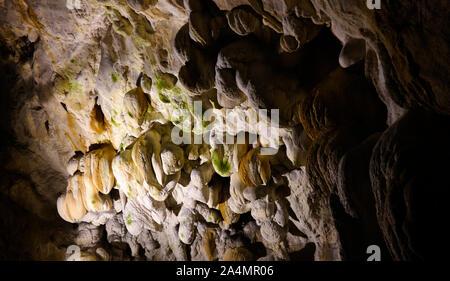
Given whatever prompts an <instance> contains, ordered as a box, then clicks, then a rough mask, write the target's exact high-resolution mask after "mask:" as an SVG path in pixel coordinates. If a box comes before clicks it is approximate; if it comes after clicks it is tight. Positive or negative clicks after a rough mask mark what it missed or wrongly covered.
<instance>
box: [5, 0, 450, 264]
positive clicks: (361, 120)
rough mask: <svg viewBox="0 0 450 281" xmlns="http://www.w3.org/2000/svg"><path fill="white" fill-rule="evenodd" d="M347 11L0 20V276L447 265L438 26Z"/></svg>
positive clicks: (143, 9) (56, 9)
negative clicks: (152, 268) (77, 270)
mask: <svg viewBox="0 0 450 281" xmlns="http://www.w3.org/2000/svg"><path fill="white" fill-rule="evenodd" d="M50 2H52V3H50ZM53 2H57V3H53ZM69 2H70V3H69ZM74 2H75V4H74ZM353 2H355V3H353ZM353 2H352V4H349V3H347V1H338V0H326V1H319V0H298V1H284V0H282V1H279V0H236V1H234V0H233V1H228V0H226V1H222V0H214V1H212V0H211V1H206V0H197V1H195V0H185V1H172V0H159V1H157V0H148V1H147V0H143V1H137V0H134V1H131V0H127V1H125V0H121V1H109V0H103V1H87V0H86V1H68V2H67V3H65V2H64V1H47V2H45V1H44V2H43V1H23V0H14V1H13V0H6V1H0V16H1V19H0V21H1V25H0V39H1V45H0V47H1V49H2V52H1V54H2V57H1V65H2V68H1V71H2V73H1V74H2V75H1V79H2V80H1V87H2V92H3V94H4V97H6V99H5V101H6V102H4V103H2V105H1V106H2V108H1V114H2V115H1V117H2V118H1V124H2V135H5V136H6V138H4V139H3V140H2V143H1V144H2V146H3V147H4V150H2V154H1V158H0V160H1V165H2V177H1V178H2V180H1V181H0V183H1V186H0V187H1V191H2V192H1V193H0V201H1V202H2V203H1V204H0V206H1V207H0V208H1V210H2V215H0V225H1V227H0V229H2V233H1V234H0V236H1V238H2V239H1V241H2V242H0V253H1V254H0V255H1V258H4V259H69V260H72V259H80V260H98V259H101V260H143V259H147V260H187V259H191V260H296V259H302V260H313V259H314V260H366V259H367V254H366V249H367V247H368V246H369V245H378V246H379V247H380V249H381V251H382V258H383V259H395V260H413V259H426V258H430V257H436V256H439V255H442V254H443V253H444V252H443V251H442V252H438V251H437V250H436V248H433V247H429V245H428V243H429V241H432V240H436V239H441V241H445V238H444V237H443V232H442V233H441V232H440V233H439V234H438V235H437V234H432V232H430V231H429V229H432V228H433V226H436V225H439V223H441V222H442V221H444V219H445V218H446V217H447V216H446V210H445V207H444V206H445V203H444V200H446V198H448V197H447V196H446V195H448V191H447V188H446V187H447V186H448V179H447V178H446V176H445V175H446V171H448V168H449V165H448V161H445V160H447V159H448V158H449V156H450V155H449V151H448V143H449V138H450V137H449V132H450V130H449V127H450V126H449V125H450V124H449V122H450V121H449V118H448V115H449V113H450V99H449V95H448V90H449V89H448V77H449V67H448V65H447V61H448V53H449V46H448V42H447V41H445V40H447V39H446V38H450V36H449V34H448V32H449V31H448V29H446V28H445V27H444V26H446V23H447V22H446V19H447V18H448V8H447V7H446V6H442V7H440V6H439V5H443V4H439V3H435V4H423V1H406V0H405V1H395V3H394V2H393V1H387V3H385V2H386V1H384V2H383V1H382V9H381V10H370V9H368V8H367V6H366V1H353ZM444 2H445V1H444ZM77 3H79V5H78V4H77ZM411 14H418V15H419V17H418V18H415V17H409V16H407V15H411ZM399 26H400V27H399ZM401 26H403V27H401ZM199 104H200V105H201V107H202V109H200V114H201V113H203V112H205V111H207V110H210V111H212V112H213V113H214V114H216V116H222V115H223V114H224V113H227V114H230V115H231V116H234V117H235V118H234V119H233V121H232V122H226V123H221V122H219V119H218V118H215V119H209V120H202V119H200V118H199V115H198V114H197V112H196V109H197V108H198V107H197V106H198V105H199ZM259 109H266V110H269V114H268V118H267V119H261V117H262V116H261V115H259V114H260V112H258V110H259ZM273 109H278V110H279V118H278V120H277V119H276V118H274V116H272V115H270V110H273ZM227 116H228V115H227ZM257 117H260V118H259V121H260V122H259V125H269V126H272V127H275V125H279V130H278V131H277V132H278V134H277V135H273V134H268V133H267V132H266V131H265V130H263V129H261V127H260V126H258V124H257V123H256V122H254V120H256V119H254V118H257ZM257 119H258V118H257ZM189 120H190V121H192V124H194V125H195V126H191V125H192V124H189V123H188V122H186V121H189ZM249 120H251V121H249ZM276 122H278V124H277V123H276ZM247 123H250V126H245V125H246V124H247ZM272 127H270V128H272ZM174 132H177V134H178V135H179V134H183V133H186V134H187V136H188V137H187V140H189V141H190V142H191V143H186V142H181V143H180V142H178V141H177V139H176V138H174V134H173V133H174ZM188 133H190V135H189V134H188ZM239 133H242V134H239ZM222 136H223V137H226V138H227V139H230V140H233V142H232V143H223V142H221V138H222ZM197 137H200V138H201V139H202V140H208V142H207V143H206V142H205V141H203V142H202V143H197V142H194V140H195V139H196V138H197ZM240 137H243V138H242V139H243V141H242V142H240V143H238V142H237V141H238V140H239V139H241V138H240ZM252 138H253V139H255V140H256V141H257V142H256V143H253V142H252V141H251V140H252ZM185 140H186V139H185ZM270 148H272V150H271V149H270ZM267 151H274V153H264V152H267ZM443 160H444V161H443ZM438 163H439V164H438ZM441 163H444V164H441ZM65 221H67V222H69V223H72V224H73V225H75V224H76V225H77V226H76V227H75V228H74V227H72V225H71V224H69V223H66V222H65ZM32 234H33V235H32ZM3 241H7V243H5V242H3ZM71 245H76V246H79V247H81V249H82V251H81V254H80V256H73V255H69V254H67V253H66V249H71V248H70V246H71ZM440 251H441V250H440ZM69 252H71V251H69Z"/></svg>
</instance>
